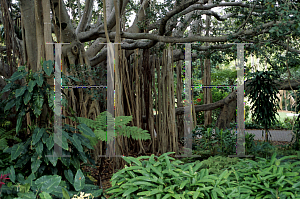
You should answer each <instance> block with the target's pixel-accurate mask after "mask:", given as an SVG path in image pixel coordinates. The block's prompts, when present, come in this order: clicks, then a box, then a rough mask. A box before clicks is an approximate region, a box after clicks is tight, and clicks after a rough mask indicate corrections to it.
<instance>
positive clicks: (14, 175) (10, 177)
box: [9, 165, 16, 183]
mask: <svg viewBox="0 0 300 199" xmlns="http://www.w3.org/2000/svg"><path fill="white" fill-rule="evenodd" d="M9 179H10V180H11V181H12V182H13V183H15V180H16V172H15V168H14V167H13V166H12V165H11V166H10V175H9Z"/></svg>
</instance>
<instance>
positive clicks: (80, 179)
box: [74, 169, 85, 191]
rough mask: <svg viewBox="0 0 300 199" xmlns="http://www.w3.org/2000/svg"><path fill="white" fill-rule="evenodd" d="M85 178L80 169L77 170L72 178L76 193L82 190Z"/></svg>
mask: <svg viewBox="0 0 300 199" xmlns="http://www.w3.org/2000/svg"><path fill="white" fill-rule="evenodd" d="M84 185H85V177H84V175H83V173H82V171H81V170H80V169H78V170H77V172H76V175H75V178H74V188H75V190H76V191H80V190H82V189H83V188H84Z"/></svg>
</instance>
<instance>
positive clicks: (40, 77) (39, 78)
mask: <svg viewBox="0 0 300 199" xmlns="http://www.w3.org/2000/svg"><path fill="white" fill-rule="evenodd" d="M43 82H44V77H43V74H41V73H40V74H38V75H37V76H36V83H37V85H38V86H39V87H41V86H42V85H43Z"/></svg>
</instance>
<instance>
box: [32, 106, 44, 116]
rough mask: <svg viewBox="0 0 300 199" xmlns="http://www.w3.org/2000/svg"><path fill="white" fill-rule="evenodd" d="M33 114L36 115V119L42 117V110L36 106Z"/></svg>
mask: <svg viewBox="0 0 300 199" xmlns="http://www.w3.org/2000/svg"><path fill="white" fill-rule="evenodd" d="M33 113H34V115H35V116H36V117H38V116H40V115H41V113H42V110H41V108H39V107H38V106H34V108H33Z"/></svg>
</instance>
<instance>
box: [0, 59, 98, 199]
mask: <svg viewBox="0 0 300 199" xmlns="http://www.w3.org/2000/svg"><path fill="white" fill-rule="evenodd" d="M52 72H53V64H52V62H51V61H48V62H44V63H43V70H40V71H39V72H37V73H31V72H29V73H28V72H27V71H26V70H25V67H19V69H18V71H16V72H15V73H14V74H13V75H12V76H11V77H10V78H9V79H7V80H6V81H7V85H6V86H5V87H4V89H3V90H2V91H1V93H4V92H8V91H9V92H10V93H9V97H8V99H7V100H6V102H5V103H6V105H5V107H4V111H5V113H6V114H7V115H8V114H11V113H16V115H17V118H18V119H17V123H16V128H15V132H16V133H17V135H16V136H17V137H18V136H22V134H26V135H27V131H26V130H27V128H22V126H23V120H24V116H25V114H26V113H28V114H29V115H30V118H31V121H32V125H29V126H28V128H29V131H30V134H29V135H27V136H25V137H24V139H23V140H22V141H21V142H19V143H13V144H12V145H10V146H6V148H5V149H4V150H3V149H2V150H1V151H0V154H6V156H5V157H6V162H5V164H6V163H8V164H9V166H8V167H6V168H5V169H2V170H0V174H7V173H10V180H11V182H9V183H8V184H5V185H3V186H2V193H1V195H0V197H1V198H3V199H6V198H7V199H10V198H14V197H16V198H17V197H18V198H32V199H35V198H47V199H48V198H66V199H69V198H70V197H71V196H73V195H75V194H78V193H80V192H88V193H91V194H93V196H95V197H98V198H99V197H104V196H103V190H102V189H99V187H98V186H95V185H94V184H93V182H92V181H91V180H90V179H89V178H88V177H87V176H85V175H84V173H83V171H82V170H81V164H82V163H90V164H92V165H95V163H94V161H93V160H92V158H91V157H90V155H89V153H88V152H87V150H86V149H93V147H92V145H91V143H90V140H89V139H87V138H86V137H84V136H83V135H82V134H83V133H84V135H89V136H90V137H95V134H94V133H93V131H91V129H89V128H88V127H87V126H86V125H85V124H79V125H78V126H77V128H74V127H73V126H71V125H67V124H63V125H62V131H61V136H55V133H54V127H53V125H51V123H50V120H51V119H50V120H49V118H51V111H52V110H53V104H54V92H53V90H51V88H50V86H49V85H48V84H47V82H46V81H44V77H46V75H47V76H50V75H51V73H52ZM16 80H25V82H26V83H25V85H18V84H16V83H15V81H16ZM63 99H64V98H63ZM63 105H65V106H67V104H65V103H63ZM43 107H48V108H49V110H50V112H48V113H49V114H48V115H47V116H48V118H47V117H46V119H47V121H48V123H47V122H46V121H43V119H42V118H41V117H40V116H41V114H42V110H43ZM2 134H3V132H2ZM59 143H60V145H58V144H59ZM55 147H61V152H62V154H57V152H56V150H54V149H55ZM64 156H65V157H64ZM0 163H1V162H0Z"/></svg>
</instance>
